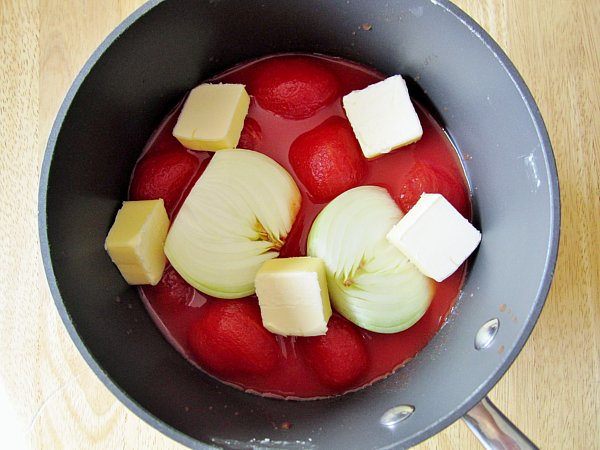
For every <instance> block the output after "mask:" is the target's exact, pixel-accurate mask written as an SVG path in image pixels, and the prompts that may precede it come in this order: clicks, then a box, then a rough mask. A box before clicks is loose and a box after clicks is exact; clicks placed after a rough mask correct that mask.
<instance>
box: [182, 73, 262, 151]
mask: <svg viewBox="0 0 600 450" xmlns="http://www.w3.org/2000/svg"><path fill="white" fill-rule="evenodd" d="M249 106H250V97H249V96H248V93H247V92H246V89H245V87H244V85H242V84H201V85H200V86H198V87H196V88H194V89H192V91H191V92H190V94H189V96H188V98H187V100H186V101H185V104H184V105H183V109H182V110H181V113H180V114H179V118H178V119H177V124H176V125H175V128H173V136H175V138H177V140H178V141H179V142H181V143H182V144H183V145H184V146H185V147H187V148H191V149H192V150H208V151H217V150H222V149H224V148H235V147H236V146H237V145H238V142H239V140H240V134H241V133H242V128H243V127H244V119H245V118H246V114H248V108H249Z"/></svg>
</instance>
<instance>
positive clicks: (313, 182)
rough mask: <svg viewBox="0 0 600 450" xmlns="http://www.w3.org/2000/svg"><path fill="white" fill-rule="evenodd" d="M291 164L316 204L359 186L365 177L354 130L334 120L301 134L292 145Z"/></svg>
mask: <svg viewBox="0 0 600 450" xmlns="http://www.w3.org/2000/svg"><path fill="white" fill-rule="evenodd" d="M289 158H290V163H291V164H292V167H293V169H294V171H295V173H296V175H297V176H298V178H299V179H300V181H301V182H302V184H303V185H304V186H305V187H306V189H308V192H309V193H310V195H311V198H312V199H313V200H314V201H317V202H326V201H329V200H332V199H333V198H335V197H336V196H338V195H339V194H341V193H342V192H344V191H347V190H348V189H350V188H353V187H355V186H357V185H358V184H359V183H360V182H361V180H362V178H363V177H364V175H365V171H366V165H365V159H364V157H363V155H362V152H361V150H360V145H359V144H358V141H357V140H356V138H355V137H354V132H353V131H352V127H351V126H350V124H349V123H348V121H346V120H345V119H343V118H341V117H331V118H329V119H327V120H326V121H325V122H323V123H322V124H321V125H319V126H318V127H316V128H313V129H312V130H310V131H308V132H306V133H304V134H302V135H300V136H299V137H298V138H297V139H296V140H295V141H294V142H293V143H292V145H291V147H290V153H289Z"/></svg>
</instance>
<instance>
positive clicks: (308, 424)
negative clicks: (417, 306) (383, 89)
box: [39, 0, 560, 449]
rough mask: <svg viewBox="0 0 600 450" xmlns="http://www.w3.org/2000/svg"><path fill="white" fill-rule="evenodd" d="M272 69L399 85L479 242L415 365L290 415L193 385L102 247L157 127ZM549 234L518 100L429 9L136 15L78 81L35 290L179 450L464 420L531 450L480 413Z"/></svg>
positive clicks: (284, 405) (48, 185)
mask: <svg viewBox="0 0 600 450" xmlns="http://www.w3.org/2000/svg"><path fill="white" fill-rule="evenodd" d="M281 52H310V53H319V54H325V55H332V56H340V57H344V58H347V59H350V60H353V61H357V62H360V63H363V64H367V65H369V66H372V67H374V68H376V69H378V70H379V71H381V72H383V73H385V74H389V75H392V74H402V75H403V76H404V77H405V78H407V79H409V80H412V88H413V89H414V92H418V93H419V94H418V95H421V96H422V99H424V101H426V104H427V106H428V108H429V109H430V110H431V111H432V112H433V113H434V114H435V116H436V118H437V119H438V121H439V122H440V123H441V124H442V126H443V127H444V129H445V130H446V132H447V133H448V135H449V137H450V138H451V140H452V141H453V143H454V144H455V146H456V148H457V150H458V153H459V156H460V157H461V158H462V164H463V166H464V168H465V172H466V175H467V178H468V181H469V184H470V188H471V193H472V203H473V210H474V216H473V221H474V223H475V225H476V226H477V227H478V228H479V229H480V230H482V233H483V240H482V243H481V245H480V247H479V249H478V251H477V253H476V255H475V256H474V257H473V258H472V260H471V262H470V269H469V272H468V275H467V278H466V281H465V284H464V286H463V289H462V291H461V295H460V297H459V298H458V300H457V303H456V306H455V308H454V310H453V311H452V313H451V314H450V316H449V318H448V321H447V323H446V324H445V326H444V327H443V328H442V329H441V331H440V332H439V333H438V334H437V335H436V336H435V338H434V339H433V340H432V341H431V342H430V343H429V345H428V346H427V347H426V348H425V349H424V350H423V351H421V352H420V353H419V354H418V355H417V356H416V357H415V358H414V359H413V360H411V361H410V362H409V363H408V364H407V365H406V366H405V367H404V368H402V369H401V370H399V371H398V372H397V373H395V374H394V375H392V376H390V377H388V378H387V379H385V380H382V381H379V382H377V383H375V384H374V385H372V386H370V387H368V388H366V389H363V390H360V391H358V392H355V393H352V394H348V395H344V396H339V397H335V398H329V399H324V400H315V401H303V402H299V401H283V400H276V399H267V398H262V397H259V396H255V395H249V394H246V393H243V392H241V391H238V390H236V389H233V388H230V387H227V386H225V385H223V384H221V383H218V382H216V381H215V380H213V379H212V378H210V377H208V376H204V375H203V374H202V373H200V372H199V371H198V370H197V369H196V368H194V367H193V366H192V365H191V364H189V363H188V362H187V361H186V360H185V359H184V358H182V357H181V356H180V355H179V354H178V353H177V352H176V351H175V350H174V349H173V348H172V347H171V345H170V344H169V343H168V342H167V341H166V340H165V339H164V338H163V337H162V335H161V334H160V332H159V330H158V329H157V328H156V327H155V325H154V323H153V322H152V320H151V319H150V317H149V316H148V314H147V313H146V311H145V309H144V307H143V305H142V303H141V302H140V300H139V298H138V294H137V291H136V290H135V289H134V288H132V287H130V286H128V285H127V284H126V283H125V282H124V281H123V280H122V278H121V277H120V276H119V274H118V272H117V271H116V270H115V268H114V266H113V265H112V263H111V261H110V259H109V258H108V257H107V255H106V253H105V251H104V248H103V243H104V239H105V237H106V234H107V231H108V229H109V228H110V226H111V224H112V222H113V220H114V217H115V213H116V211H117V209H118V208H119V206H120V204H121V201H122V200H123V199H125V198H126V195H127V188H128V183H129V177H130V174H131V171H132V168H133V166H134V164H135V162H136V159H137V158H138V156H139V153H140V151H141V149H142V148H143V146H144V143H145V142H146V141H147V139H148V138H149V136H150V135H151V133H152V131H153V130H154V129H155V127H156V126H157V124H158V123H159V122H160V120H161V119H162V118H163V117H164V116H165V115H166V114H167V113H168V111H169V110H170V109H172V108H173V107H174V105H175V104H177V102H178V101H180V100H181V98H183V96H184V95H185V93H186V92H187V91H188V90H189V89H191V88H192V87H194V86H196V85H197V84H198V83H199V82H201V81H202V80H204V79H206V78H208V77H210V76H211V75H214V74H216V73H219V72H220V71H222V70H224V69H226V68H228V67H231V66H233V65H235V64H236V63H240V62H242V61H246V60H250V59H252V58H256V57H259V56H263V55H268V54H273V53H281ZM559 222H560V207H559V193H558V178H557V172H556V167H555V162H554V156H553V153H552V148H551V144H550V141H549V138H548V135H547V133H546V130H545V127H544V123H543V120H542V117H541V115H540V113H539V111H538V108H537V107H536V104H535V102H534V100H533V98H532V96H531V94H530V92H529V90H528V89H527V87H526V85H525V83H524V82H523V80H522V78H521V77H520V76H519V74H518V72H517V70H516V69H515V67H514V66H513V65H512V63H511V62H510V61H509V59H508V58H507V56H506V55H505V54H504V53H503V52H502V50H501V49H500V48H499V47H498V45H497V44H496V43H495V42H494V41H493V40H492V39H491V38H490V37H489V36H488V35H487V34H486V33H485V31H484V30H483V29H482V28H481V27H479V26H478V25H477V24H476V23H475V22H474V21H473V20H472V19H470V18H469V17H468V16H467V15H466V14H465V13H464V12H462V11H461V10H460V9H458V8H457V7H456V6H455V5H453V4H452V3H450V2H449V1H445V0H327V1H323V0H304V1H294V0H256V1H249V0H220V1H217V0H166V1H158V0H157V1H151V2H149V3H147V4H146V5H144V6H143V7H141V8H140V9H139V10H138V11H136V12H135V13H134V14H133V15H132V16H131V17H129V18H128V19H127V20H126V21H125V22H124V23H122V24H121V25H120V26H119V27H118V28H117V29H116V30H115V31H114V32H113V33H111V34H110V36H109V37H108V38H107V39H106V40H105V41H104V42H103V43H102V44H101V45H100V47H99V48H98V49H97V50H96V51H95V52H94V54H93V55H92V56H91V58H90V59H89V61H88V62H87V63H86V64H85V66H84V67H83V69H82V71H81V72H80V74H79V75H78V76H77V78H76V80H75V82H74V83H73V86H72V87H71V89H70V90H69V92H68V94H67V96H66V99H65V100H64V103H63V105H62V107H61V109H60V111H59V113H58V117H57V119H56V122H55V124H54V127H53V129H52V133H51V135H50V139H49V141H48V146H47V149H46V155H45V159H44V164H43V169H42V176H41V185H40V194H39V229H40V240H41V249H42V255H43V260H44V264H45V269H46V275H47V278H48V282H49V285H50V289H51V291H52V294H53V297H54V299H55V302H56V306H57V308H58V310H59V312H60V315H61V317H62V319H63V322H64V324H65V327H66V328H67V330H68V332H69V334H70V335H71V338H72V339H73V341H74V342H75V344H76V346H77V348H78V349H79V351H80V352H81V354H82V355H83V357H84V359H85V360H86V361H87V363H88V364H89V365H90V367H91V368H92V369H93V370H94V372H95V373H96V374H97V376H98V377H99V378H100V379H101V380H102V382H103V383H104V384H105V385H106V386H107V387H108V388H109V389H110V390H111V391H112V392H113V393H114V394H115V395H116V396H117V397H118V398H119V399H120V400H121V401H122V402H123V403H124V404H125V405H126V406H127V407H128V408H130V409H131V410H132V411H133V412H135V413H136V414H137V415H138V416H140V417H141V418H142V419H144V420H145V421H146V422H148V423H149V424H150V425H151V426H153V427H155V428H156V429H158V430H160V431H161V432H163V433H165V434H167V435H168V436H170V437H172V438H174V439H175V440H177V441H179V442H181V443H183V444H185V445H188V446H190V447H194V448H206V447H211V446H214V447H222V448H234V449H241V448H309V449H311V448H314V449H318V448H345V449H368V448H404V447H409V446H412V445H415V444H416V443H418V442H420V441H422V440H424V439H426V438H428V437H430V436H432V435H433V434H435V433H437V432H439V431H440V430H442V429H443V428H445V427H447V426H448V425H450V424H451V423H452V422H454V421H455V420H457V419H459V418H460V417H463V416H465V415H466V417H467V421H468V422H469V423H470V424H471V426H472V427H473V428H474V429H475V431H477V432H478V433H479V434H481V435H482V436H483V437H484V438H485V435H487V436H488V439H489V442H488V444H487V445H496V446H497V447H502V446H505V447H506V448H508V447H510V448H518V447H515V446H516V445H521V446H522V448H525V447H527V446H532V445H533V444H531V443H530V442H529V441H528V440H527V439H526V438H525V437H524V436H523V435H521V434H519V433H518V432H516V431H514V430H512V429H510V428H509V427H508V425H507V422H504V418H503V416H502V415H501V414H500V413H499V412H498V411H497V410H496V409H495V408H493V406H492V405H491V404H490V403H489V400H487V399H486V397H485V396H486V394H487V393H488V391H489V390H490V389H491V388H492V387H493V386H494V385H495V383H496V382H497V381H498V380H499V379H500V377H501V376H502V375H503V374H504V372H505V371H506V370H507V369H508V368H509V366H510V365H511V363H512V362H513V361H514V359H515V358H516V357H517V355H518V353H519V351H520V350H521V348H522V347H523V345H524V344H525V341H526V340H527V338H528V336H529V335H530V333H531V331H532V329H533V327H534V325H535V323H536V321H537V319H538V316H539V314H540V311H541V309H542V306H543V304H544V301H545V298H546V295H547V293H548V289H549V287H550V283H551V280H552V275H553V271H554V266H555V261H556V256H557V248H558V239H559ZM538 406H541V405H538ZM532 408H533V406H532ZM283 425H285V426H283ZM513 431H514V432H513Z"/></svg>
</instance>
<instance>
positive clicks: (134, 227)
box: [104, 199, 169, 286]
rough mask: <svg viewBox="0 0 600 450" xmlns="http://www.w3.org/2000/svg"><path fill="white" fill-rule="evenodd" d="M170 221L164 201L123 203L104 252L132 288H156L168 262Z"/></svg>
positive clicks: (109, 233) (105, 244) (107, 237)
mask: <svg viewBox="0 0 600 450" xmlns="http://www.w3.org/2000/svg"><path fill="white" fill-rule="evenodd" d="M168 230H169V217H168V216H167V211H166V210H165V205H164V202H163V200H162V199H158V200H141V201H131V202H123V206H122V208H121V209H120V210H119V212H118V213H117V217H116V218H115V223H114V224H113V226H112V227H111V229H110V231H109V232H108V236H106V241H105V243H104V248H105V249H106V251H107V252H108V254H109V256H110V259H111V260H112V262H113V263H115V265H116V266H117V268H118V269H119V271H120V272H121V275H123V278H125V281H127V283H129V284H136V285H137V284H151V285H153V286H154V285H156V283H158V282H159V281H160V278H161V277H162V273H163V270H164V268H165V264H166V261H167V258H166V256H165V252H164V250H163V247H164V243H165V239H166V237H167V231H168Z"/></svg>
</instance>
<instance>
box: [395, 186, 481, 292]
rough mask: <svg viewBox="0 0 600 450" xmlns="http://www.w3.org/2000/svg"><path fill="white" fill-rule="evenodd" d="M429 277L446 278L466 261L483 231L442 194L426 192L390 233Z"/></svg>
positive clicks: (407, 255)
mask: <svg viewBox="0 0 600 450" xmlns="http://www.w3.org/2000/svg"><path fill="white" fill-rule="evenodd" d="M387 240H388V241H389V242H390V243H391V244H392V245H394V246H396V247H397V248H398V249H399V250H400V251H401V252H402V253H404V255H406V257H407V258H408V259H409V260H410V261H411V262H412V263H413V264H415V265H416V266H417V267H418V269H419V270H420V271H421V272H422V273H423V274H424V275H426V276H428V277H430V278H433V279H434V280H436V281H443V280H445V279H446V278H448V277H449V276H450V275H452V274H453V273H454V272H455V271H456V269H458V267H459V266H460V265H461V264H462V263H463V262H465V260H466V259H467V258H468V257H469V255H470V254H471V253H473V251H474V250H475V249H476V248H477V246H478V245H479V242H480V241H481V233H480V232H479V231H478V230H477V229H476V228H475V227H474V226H473V225H471V224H470V223H469V221H468V220H467V219H465V218H464V217H463V216H462V215H461V214H460V213H459V212H458V211H457V210H456V209H455V208H454V207H453V206H452V205H451V204H450V203H449V202H448V200H446V199H445V198H444V197H443V196H442V195H440V194H422V195H421V198H420V199H419V201H418V202H417V203H416V204H415V206H413V207H412V208H411V209H410V211H408V213H406V215H405V216H404V217H403V218H402V219H400V222H398V223H397V224H396V225H394V227H393V228H392V229H391V230H390V232H389V233H388V234H387Z"/></svg>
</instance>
